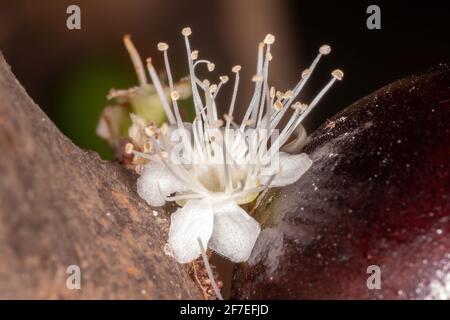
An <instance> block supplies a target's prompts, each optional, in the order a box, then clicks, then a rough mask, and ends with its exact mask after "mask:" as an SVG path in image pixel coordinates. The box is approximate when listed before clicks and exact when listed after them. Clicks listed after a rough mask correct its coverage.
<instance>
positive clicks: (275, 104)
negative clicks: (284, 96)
mask: <svg viewBox="0 0 450 320" xmlns="http://www.w3.org/2000/svg"><path fill="white" fill-rule="evenodd" d="M273 107H274V108H275V110H277V111H280V110H281V109H282V108H283V104H282V103H281V101H280V100H277V101H275V103H274V105H273Z"/></svg>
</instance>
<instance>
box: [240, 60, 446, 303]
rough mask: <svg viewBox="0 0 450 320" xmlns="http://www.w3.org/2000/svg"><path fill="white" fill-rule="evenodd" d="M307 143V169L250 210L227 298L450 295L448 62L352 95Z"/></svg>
mask: <svg viewBox="0 0 450 320" xmlns="http://www.w3.org/2000/svg"><path fill="white" fill-rule="evenodd" d="M303 150H304V151H305V152H307V153H308V154H309V155H310V156H311V158H312V159H313V161H314V162H313V165H312V167H311V168H310V170H309V171H308V172H307V173H306V174H305V175H304V176H303V177H302V178H301V179H300V180H299V181H297V182H296V183H295V184H293V185H290V186H288V187H284V188H281V189H278V190H273V191H270V192H269V193H268V194H267V195H266V196H265V198H264V200H263V202H262V204H261V205H260V206H259V207H258V208H257V210H256V212H255V217H256V218H257V219H258V220H259V221H260V222H261V223H262V225H263V226H264V230H263V231H262V233H261V235H260V237H259V239H258V241H257V244H256V246H255V248H254V250H253V252H252V255H251V257H250V259H249V261H248V263H245V264H242V265H239V266H237V267H236V272H235V275H234V279H233V291H232V298H235V299H439V298H440V299H450V236H449V235H450V177H449V171H450V170H449V167H450V166H449V162H450V68H449V66H448V65H440V66H438V67H436V68H434V69H433V70H431V71H429V72H427V73H424V74H421V75H418V76H413V77H410V78H406V79H402V80H399V81H397V82H394V83H392V84H390V85H388V86H386V87H384V88H382V89H380V90H378V91H376V92H375V93H373V94H371V95H369V96H367V97H365V98H363V99H361V100H359V101H358V102H356V103H354V104H353V105H351V106H349V107H348V108H346V109H344V110H343V111H342V112H340V113H338V114H337V115H336V116H334V117H333V118H332V119H331V121H329V122H327V123H326V124H324V125H322V126H321V127H320V128H319V129H318V130H316V132H314V134H313V135H312V136H311V140H310V141H309V142H308V144H307V145H306V146H305V148H304V149H303ZM371 265H376V266H379V268H380V271H381V289H372V290H370V289H368V287H367V280H368V278H369V276H370V275H371V274H372V273H367V268H368V267H369V266H371ZM369 282H370V281H369Z"/></svg>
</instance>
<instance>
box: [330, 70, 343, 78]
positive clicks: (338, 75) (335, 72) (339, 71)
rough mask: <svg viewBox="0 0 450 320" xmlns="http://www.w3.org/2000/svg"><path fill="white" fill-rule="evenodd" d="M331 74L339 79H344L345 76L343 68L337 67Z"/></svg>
mask: <svg viewBox="0 0 450 320" xmlns="http://www.w3.org/2000/svg"><path fill="white" fill-rule="evenodd" d="M331 75H332V76H333V77H334V78H336V79H338V80H342V78H343V77H344V72H342V70H340V69H336V70H334V71H333V72H332V73H331Z"/></svg>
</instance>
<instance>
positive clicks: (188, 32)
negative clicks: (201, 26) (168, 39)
mask: <svg viewBox="0 0 450 320" xmlns="http://www.w3.org/2000/svg"><path fill="white" fill-rule="evenodd" d="M181 34H182V35H183V36H185V37H188V36H190V35H191V34H192V30H191V28H189V27H187V28H183V30H181Z"/></svg>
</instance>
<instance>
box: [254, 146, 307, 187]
mask: <svg viewBox="0 0 450 320" xmlns="http://www.w3.org/2000/svg"><path fill="white" fill-rule="evenodd" d="M279 156H280V157H279V160H280V171H279V172H278V173H277V175H276V176H275V179H273V181H272V183H271V184H270V187H283V186H287V185H289V184H292V183H294V182H296V181H297V180H298V179H300V177H301V176H302V175H303V174H304V173H305V172H306V171H308V169H309V167H311V165H312V160H311V158H310V157H309V156H308V155H307V154H306V153H300V154H289V153H285V152H280V153H279ZM269 177H270V174H269V173H268V172H265V173H264V175H263V176H261V177H259V180H260V182H261V183H263V184H264V183H265V182H267V180H268V179H269Z"/></svg>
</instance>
